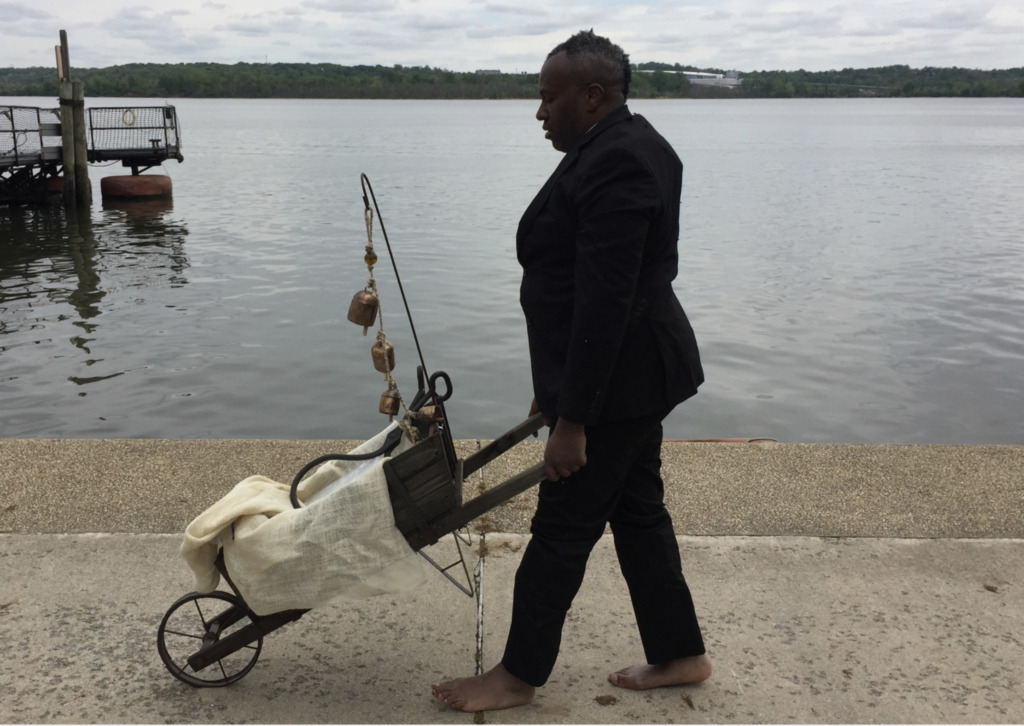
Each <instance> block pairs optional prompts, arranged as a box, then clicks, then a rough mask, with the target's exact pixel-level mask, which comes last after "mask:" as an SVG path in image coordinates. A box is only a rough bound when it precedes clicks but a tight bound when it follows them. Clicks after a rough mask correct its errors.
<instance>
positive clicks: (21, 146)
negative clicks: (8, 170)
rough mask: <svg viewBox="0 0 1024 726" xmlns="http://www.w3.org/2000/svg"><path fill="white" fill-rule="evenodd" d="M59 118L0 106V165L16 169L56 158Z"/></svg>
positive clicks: (45, 111)
mask: <svg viewBox="0 0 1024 726" xmlns="http://www.w3.org/2000/svg"><path fill="white" fill-rule="evenodd" d="M60 146H61V139H60V115H59V113H58V112H57V111H56V110H51V109H44V108H35V107H33V106H0V164H2V165H5V166H18V165H22V164H33V163H37V162H40V161H49V160H54V159H57V158H59V156H60Z"/></svg>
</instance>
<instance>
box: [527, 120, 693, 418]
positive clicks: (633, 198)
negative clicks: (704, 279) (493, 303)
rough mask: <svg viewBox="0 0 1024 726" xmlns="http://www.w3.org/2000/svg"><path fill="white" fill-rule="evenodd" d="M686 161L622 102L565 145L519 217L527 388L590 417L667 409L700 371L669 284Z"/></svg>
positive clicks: (566, 413) (556, 410)
mask: <svg viewBox="0 0 1024 726" xmlns="http://www.w3.org/2000/svg"><path fill="white" fill-rule="evenodd" d="M682 175H683V165H682V163H681V162H680V161H679V157H678V156H676V154H675V152H674V151H673V150H672V147H671V146H670V145H669V144H668V142H667V141H665V139H664V138H662V137H661V135H660V134H658V132H657V131H655V130H654V128H653V127H652V126H651V125H650V124H649V123H648V122H647V121H646V120H645V119H644V118H643V117H642V116H639V115H633V114H632V113H630V111H629V109H628V108H627V107H625V106H622V107H621V108H618V109H616V110H615V111H613V112H612V113H610V114H609V115H608V116H606V117H605V118H604V119H603V120H602V121H601V122H600V123H598V124H597V125H596V126H595V127H594V128H592V129H590V130H589V131H588V132H587V133H586V134H585V135H584V136H583V138H582V139H581V140H580V142H579V143H578V144H577V145H576V147H575V148H573V149H572V150H570V151H569V152H568V153H566V155H565V157H564V158H563V159H562V162H561V163H560V164H559V165H558V167H557V168H556V169H555V172H554V174H552V176H551V178H550V179H548V181H547V183H546V184H545V185H544V187H542V188H541V190H540V192H539V193H538V194H537V197H536V198H535V199H534V200H533V202H531V204H530V206H529V207H527V209H526V212H525V213H524V214H523V218H522V220H520V222H519V229H518V233H517V235H516V251H517V255H518V258H519V263H520V264H521V265H522V267H523V280H522V285H521V287H520V303H521V304H522V307H523V311H524V312H525V314H526V324H527V333H528V337H529V344H530V360H531V367H532V371H533V386H534V395H535V397H536V400H537V404H538V406H539V407H540V410H541V411H542V412H543V413H544V414H545V415H547V416H548V417H549V418H551V419H555V418H558V417H564V418H566V419H567V420H570V421H574V422H577V423H584V424H587V425H593V424H597V423H601V422H603V421H618V420H625V419H630V418H639V417H641V416H648V415H653V414H662V415H664V414H667V413H668V411H670V410H671V409H672V407H673V406H675V405H676V404H677V403H679V402H680V401H683V400H684V399H686V398H688V397H690V396H692V395H693V394H694V393H696V392H697V387H698V386H699V385H700V384H701V383H702V382H703V380H704V374H703V370H702V369H701V363H700V355H699V353H698V350H697V342H696V340H695V338H694V334H693V329H692V328H691V327H690V323H689V321H688V320H687V318H686V313H684V312H683V308H682V306H681V305H680V304H679V300H678V299H677V298H676V295H675V293H674V292H673V290H672V280H673V279H675V277H676V274H677V269H678V260H679V258H678V251H677V242H678V239H679V202H680V197H681V194H682Z"/></svg>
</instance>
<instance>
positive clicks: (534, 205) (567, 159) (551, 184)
mask: <svg viewBox="0 0 1024 726" xmlns="http://www.w3.org/2000/svg"><path fill="white" fill-rule="evenodd" d="M631 116H632V113H630V111H629V108H628V107H627V106H625V105H623V106H620V107H619V108H617V109H615V110H614V111H612V112H611V113H610V114H608V115H607V116H605V117H604V118H603V119H601V121H600V122H599V123H598V124H597V125H596V126H595V127H594V128H593V129H591V130H590V131H589V132H588V133H587V134H586V135H584V137H583V139H582V140H581V141H580V143H578V144H576V146H575V147H573V149H572V150H571V151H569V152H568V153H566V154H565V156H563V157H562V161H560V162H559V164H558V166H556V167H555V170H554V172H552V174H551V176H550V177H548V180H547V182H545V183H544V186H542V187H541V188H540V191H539V192H537V196H535V197H534V198H533V201H532V202H530V206H528V207H527V208H526V211H525V212H523V216H522V218H521V219H520V220H519V228H518V230H517V231H516V246H517V247H518V246H519V244H520V240H521V239H522V237H523V235H524V234H526V232H528V231H529V229H530V225H532V224H533V220H534V219H535V218H536V217H537V215H538V214H540V210H541V209H543V208H544V203H545V202H547V200H548V197H549V196H550V195H551V190H552V189H554V188H555V184H556V183H558V180H559V179H560V178H561V177H562V175H563V174H564V173H565V172H566V170H567V169H568V168H569V167H570V166H572V163H573V162H574V161H575V160H576V158H577V157H578V156H579V155H580V149H581V148H582V147H584V146H586V145H587V144H589V143H590V142H592V141H593V140H594V139H595V138H597V136H598V135H600V133H601V132H602V131H604V130H605V129H606V128H608V127H609V126H612V125H614V124H617V123H619V122H620V121H624V120H625V119H627V118H630V117H631Z"/></svg>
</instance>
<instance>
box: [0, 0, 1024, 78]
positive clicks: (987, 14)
mask: <svg viewBox="0 0 1024 726" xmlns="http://www.w3.org/2000/svg"><path fill="white" fill-rule="evenodd" d="M995 2H996V3H1000V0H995ZM44 8H45V9H44ZM0 17H3V19H4V21H5V22H4V23H3V24H2V25H0V64H2V65H8V66H10V65H14V66H26V65H42V64H47V63H52V62H53V45H54V44H55V43H56V42H57V36H58V30H59V29H60V28H66V29H67V30H68V32H69V37H70V42H71V49H72V64H73V65H77V66H80V67H85V66H98V65H114V64H120V63H132V62H139V61H151V62H193V61H196V62H199V61H212V62H226V63H234V62H238V61H239V60H245V61H252V60H256V59H259V60H264V59H266V60H269V61H271V62H276V61H280V62H331V63H341V64H345V65H356V64H370V65H373V64H380V65H394V64H402V65H430V66H434V67H442V68H449V69H451V70H459V71H472V70H476V69H480V68H499V69H501V70H506V71H510V72H511V71H522V70H526V71H531V72H535V71H536V70H537V69H538V67H539V66H540V63H541V62H542V60H543V58H544V56H545V55H546V54H547V52H548V51H549V50H550V49H551V48H552V47H554V46H555V45H556V44H558V43H559V42H561V41H563V40H565V38H567V37H568V36H569V35H571V34H572V33H574V32H576V31H577V30H580V29H585V28H594V29H595V31H597V32H598V33H601V34H603V35H608V36H609V37H611V38H612V40H613V41H615V42H616V43H618V44H620V45H621V46H622V47H623V48H624V49H625V50H626V52H628V53H629V54H630V57H631V58H632V59H633V61H634V62H638V63H639V62H647V61H660V62H664V63H681V64H684V65H694V66H697V67H712V68H726V69H737V70H741V71H743V70H759V69H763V70H768V69H795V68H806V69H808V70H827V69H829V68H843V67H854V66H859V67H863V66H864V64H868V63H870V64H872V65H891V64H896V63H906V64H908V65H914V66H922V65H941V66H951V65H959V66H963V67H981V68H1009V67H1016V66H1020V65H1021V63H1022V60H1024V58H1022V55H1024V54H1022V51H1021V50H1020V49H1021V48H1024V8H1021V7H1020V6H1019V3H1018V2H1017V0H1012V1H1008V0H1002V1H1001V3H1000V4H993V3H992V2H980V1H977V0H966V1H963V0H962V1H961V2H957V3H953V2H952V1H951V0H887V1H886V2H882V1H881V0H861V1H860V2H858V3H846V2H837V1H835V0H824V2H822V0H647V1H634V2H630V1H629V0H589V1H587V2H584V0H568V2H564V3H552V2H550V0H163V2H162V3H161V4H157V5H151V4H149V5H143V4H141V3H140V2H139V0H89V1H88V2H82V0H46V3H45V4H32V3H29V2H22V1H19V0H3V1H0Z"/></svg>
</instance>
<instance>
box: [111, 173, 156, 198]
mask: <svg viewBox="0 0 1024 726" xmlns="http://www.w3.org/2000/svg"><path fill="white" fill-rule="evenodd" d="M100 192H101V193H102V194H103V198H104V199H156V198H162V197H169V196H171V178H170V177H169V176H165V175H163V174H131V175H129V174H125V175H122V176H105V177H103V178H102V179H101V180H100Z"/></svg>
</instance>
